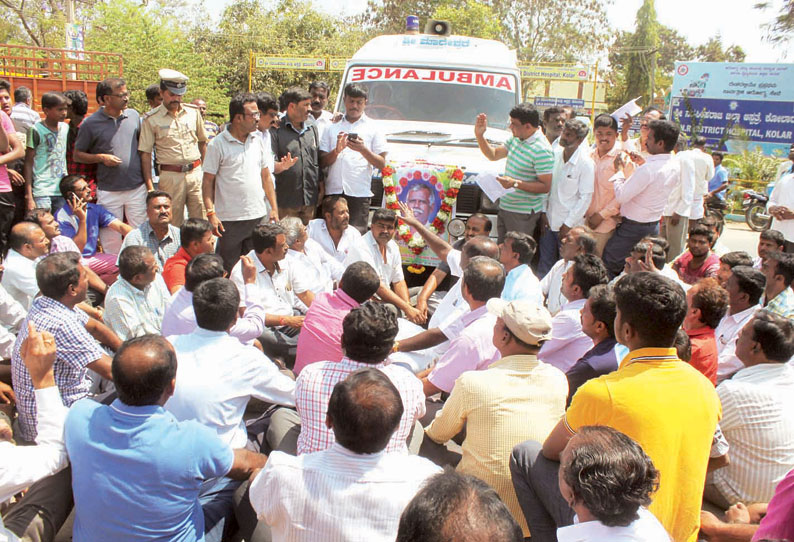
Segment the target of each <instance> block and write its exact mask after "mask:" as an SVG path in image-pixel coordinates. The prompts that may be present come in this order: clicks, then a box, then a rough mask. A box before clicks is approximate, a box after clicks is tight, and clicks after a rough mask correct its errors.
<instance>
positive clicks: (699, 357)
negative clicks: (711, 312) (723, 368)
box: [686, 326, 718, 386]
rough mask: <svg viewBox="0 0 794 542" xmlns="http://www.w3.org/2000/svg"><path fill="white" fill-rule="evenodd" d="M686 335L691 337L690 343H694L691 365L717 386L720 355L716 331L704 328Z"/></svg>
mask: <svg viewBox="0 0 794 542" xmlns="http://www.w3.org/2000/svg"><path fill="white" fill-rule="evenodd" d="M686 334H687V335H689V342H690V343H692V359H690V360H689V364H690V365H691V366H692V367H694V368H695V369H697V370H698V371H700V372H701V373H703V375H704V376H705V377H706V378H708V379H709V380H711V383H712V384H714V385H715V386H716V385H717V360H718V355H717V340H716V338H715V337H714V330H713V329H711V328H710V327H708V326H704V327H701V328H698V329H692V330H687V332H686Z"/></svg>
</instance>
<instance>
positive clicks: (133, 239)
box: [116, 220, 181, 271]
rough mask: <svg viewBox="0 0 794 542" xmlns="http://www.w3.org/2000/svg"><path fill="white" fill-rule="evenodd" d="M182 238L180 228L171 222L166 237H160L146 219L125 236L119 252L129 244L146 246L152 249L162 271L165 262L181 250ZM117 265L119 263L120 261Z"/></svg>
mask: <svg viewBox="0 0 794 542" xmlns="http://www.w3.org/2000/svg"><path fill="white" fill-rule="evenodd" d="M180 239H181V238H180V234H179V228H177V227H176V226H173V225H171V224H169V225H168V233H166V234H165V237H163V238H162V239H158V238H157V234H156V233H154V230H153V229H152V226H151V224H149V221H148V220H144V221H143V222H142V223H141V225H140V226H138V227H137V228H135V229H134V230H132V231H131V232H130V233H128V234H127V236H126V237H124V242H123V243H122V244H121V248H120V249H119V254H121V252H122V251H123V250H124V249H125V248H127V247H129V246H134V245H141V246H145V247H147V248H148V249H149V250H151V251H152V254H154V259H155V260H157V265H159V266H160V271H162V270H163V269H165V262H167V261H168V258H170V257H172V256H174V255H175V254H176V251H177V250H179V246H180V244H179V243H180ZM116 265H118V262H117V263H116Z"/></svg>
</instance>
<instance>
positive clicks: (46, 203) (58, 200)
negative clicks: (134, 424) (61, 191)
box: [33, 196, 66, 216]
mask: <svg viewBox="0 0 794 542" xmlns="http://www.w3.org/2000/svg"><path fill="white" fill-rule="evenodd" d="M33 202H34V203H35V204H36V207H37V208H39V209H49V210H50V213H52V216H55V213H57V212H58V211H60V210H61V208H62V207H63V206H64V205H66V200H65V199H64V198H63V196H42V197H40V198H33Z"/></svg>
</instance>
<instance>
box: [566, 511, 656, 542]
mask: <svg viewBox="0 0 794 542" xmlns="http://www.w3.org/2000/svg"><path fill="white" fill-rule="evenodd" d="M637 515H638V516H639V517H638V518H637V519H635V520H634V521H632V522H631V523H629V524H628V525H626V526H625V527H608V526H606V525H604V524H603V523H601V522H600V521H597V520H594V521H586V522H584V523H579V518H577V517H574V524H573V525H569V526H567V527H560V528H558V529H557V540H558V541H559V542H670V535H669V534H667V531H665V530H664V526H662V524H661V523H659V520H658V519H656V516H654V515H653V514H651V513H650V512H649V511H648V510H647V509H645V508H640V509H639V510H638V511H637Z"/></svg>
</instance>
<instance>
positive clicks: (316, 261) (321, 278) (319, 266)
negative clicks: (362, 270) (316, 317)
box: [286, 239, 345, 294]
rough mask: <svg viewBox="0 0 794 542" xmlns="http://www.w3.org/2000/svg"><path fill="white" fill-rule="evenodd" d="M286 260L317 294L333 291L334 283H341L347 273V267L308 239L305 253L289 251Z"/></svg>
mask: <svg viewBox="0 0 794 542" xmlns="http://www.w3.org/2000/svg"><path fill="white" fill-rule="evenodd" d="M286 260H287V261H288V262H289V265H290V267H291V268H292V269H293V271H294V273H296V274H298V275H300V276H301V277H302V278H303V279H304V280H303V282H304V283H305V284H307V285H308V286H309V290H311V291H312V292H314V293H315V294H320V293H323V292H331V291H333V289H334V282H339V279H341V278H342V274H343V273H344V272H345V267H344V266H343V265H342V264H341V263H339V262H338V261H336V260H335V259H333V258H332V257H331V255H330V254H328V253H327V252H326V251H325V250H323V247H321V246H320V244H319V243H318V242H317V241H315V240H314V239H306V243H305V244H304V246H303V252H297V251H295V250H292V249H289V250H288V251H287V257H286Z"/></svg>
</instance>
